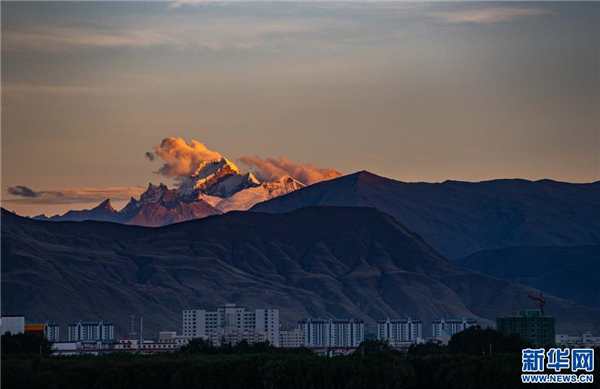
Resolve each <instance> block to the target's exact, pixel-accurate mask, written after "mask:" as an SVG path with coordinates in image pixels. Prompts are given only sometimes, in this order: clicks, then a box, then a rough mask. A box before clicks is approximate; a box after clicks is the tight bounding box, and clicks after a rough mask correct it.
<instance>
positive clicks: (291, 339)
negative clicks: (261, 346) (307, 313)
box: [279, 328, 306, 348]
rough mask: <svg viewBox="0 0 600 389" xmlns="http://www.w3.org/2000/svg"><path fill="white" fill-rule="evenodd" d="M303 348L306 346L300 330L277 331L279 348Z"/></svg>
mask: <svg viewBox="0 0 600 389" xmlns="http://www.w3.org/2000/svg"><path fill="white" fill-rule="evenodd" d="M304 346H306V337H305V336H304V332H303V331H302V330H301V329H299V328H295V329H293V330H289V331H279V347H284V348H297V347H304Z"/></svg>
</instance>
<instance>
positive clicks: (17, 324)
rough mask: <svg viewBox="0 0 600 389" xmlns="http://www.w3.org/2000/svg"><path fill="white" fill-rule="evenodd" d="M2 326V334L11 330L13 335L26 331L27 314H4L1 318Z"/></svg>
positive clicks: (0, 323) (0, 325)
mask: <svg viewBox="0 0 600 389" xmlns="http://www.w3.org/2000/svg"><path fill="white" fill-rule="evenodd" d="M0 327H2V335H4V334H6V333H7V332H10V333H11V334H13V335H16V334H24V333H25V316H24V315H3V316H2V318H1V319H0Z"/></svg>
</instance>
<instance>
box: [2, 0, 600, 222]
mask: <svg viewBox="0 0 600 389" xmlns="http://www.w3.org/2000/svg"><path fill="white" fill-rule="evenodd" d="M1 10H2V16H1V17H2V48H1V54H2V58H1V65H2V79H1V81H2V121H1V124H2V128H1V130H2V138H1V141H2V143H1V153H2V156H1V159H2V176H1V179H2V182H1V185H2V193H1V195H2V206H3V207H5V208H7V209H9V210H14V211H16V212H17V213H19V214H22V215H37V214H41V213H45V214H47V215H53V214H56V213H63V212H65V211H66V210H68V209H83V208H91V207H93V206H95V205H96V204H98V203H99V202H101V201H102V200H103V199H105V198H107V197H108V198H111V199H112V202H113V205H114V206H115V207H116V208H118V207H121V206H123V205H124V204H125V202H126V201H127V200H128V199H129V197H130V196H134V197H137V196H139V194H140V193H141V192H142V191H143V190H144V188H145V187H147V185H148V183H149V182H152V183H155V184H157V183H159V182H164V183H165V184H167V185H169V186H174V185H176V183H177V179H178V177H177V176H174V175H172V174H171V175H169V174H165V169H164V166H165V163H167V161H166V160H165V159H164V158H163V157H161V155H171V154H172V152H173V150H166V151H165V150H164V148H161V145H165V143H164V141H163V140H167V143H168V142H176V143H177V142H179V143H177V144H179V145H180V146H181V147H182V149H181V150H182V152H181V153H179V152H178V153H176V154H177V155H178V156H179V155H187V154H185V153H186V152H187V151H186V150H187V148H191V149H195V148H196V143H197V144H200V145H202V147H204V148H206V150H208V151H209V152H210V153H217V154H219V155H222V156H225V157H226V158H228V159H230V160H231V161H233V162H235V163H236V164H238V165H239V167H240V168H241V169H242V170H254V171H255V170H256V169H258V170H260V169H262V168H264V167H265V166H266V165H267V164H270V165H277V167H278V168H280V167H285V166H292V167H293V168H294V169H305V170H306V169H308V171H311V172H312V171H317V172H325V171H328V172H329V171H337V172H340V173H341V174H351V173H354V172H357V171H360V170H368V171H370V172H373V173H375V174H378V175H381V176H385V177H389V178H393V179H397V180H402V181H426V182H442V181H445V180H450V179H451V180H463V181H482V180H489V179H496V178H524V179H530V180H538V179H544V178H548V179H554V180H558V181H568V182H591V181H598V180H600V139H599V132H600V131H599V129H600V118H599V106H600V77H599V73H600V64H599V58H600V53H599V47H600V28H599V26H600V3H598V2H588V3H567V2H564V3H563V2H505V3H496V2H469V3H422V2H413V3H376V2H375V3H357V2H353V3H332V2H328V3H316V2H304V3H218V4H214V3H189V2H177V3H167V2H77V3H75V2H45V3H39V2H9V3H6V2H2V3H1ZM193 141H194V142H196V143H193ZM198 147H199V146H198ZM148 152H149V153H150V158H149V157H148V156H147V153H148ZM211 155H212V154H211ZM177 158H179V157H177ZM267 158H271V159H267ZM192 160H195V159H193V158H192ZM248 161H253V162H251V163H250V164H246V163H245V162H248ZM257 161H258V162H257ZM171 162H172V161H171ZM331 169H334V170H331ZM263 172H264V171H263Z"/></svg>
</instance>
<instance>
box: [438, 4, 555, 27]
mask: <svg viewBox="0 0 600 389" xmlns="http://www.w3.org/2000/svg"><path fill="white" fill-rule="evenodd" d="M549 13H551V12H550V11H548V10H545V9H542V8H517V7H495V8H487V9H475V10H465V11H452V12H438V13H430V14H428V15H429V16H432V17H436V18H439V19H443V20H445V21H446V22H448V23H477V24H491V23H500V22H509V21H512V20H515V19H520V18H525V17H534V16H539V15H545V14H549Z"/></svg>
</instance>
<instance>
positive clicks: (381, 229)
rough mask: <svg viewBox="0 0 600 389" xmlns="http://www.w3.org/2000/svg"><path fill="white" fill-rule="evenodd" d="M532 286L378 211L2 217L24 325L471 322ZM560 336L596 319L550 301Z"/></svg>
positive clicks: (11, 308) (121, 327) (7, 270)
mask: <svg viewBox="0 0 600 389" xmlns="http://www.w3.org/2000/svg"><path fill="white" fill-rule="evenodd" d="M536 292H537V290H535V289H533V288H531V287H527V286H523V285H520V284H516V283H512V282H509V281H503V280H499V279H495V278H491V277H488V276H484V275H482V274H480V273H476V272H473V271H471V270H466V269H463V268H460V267H458V266H456V265H455V264H453V263H451V262H449V261H447V260H446V259H445V258H443V257H442V256H441V255H440V254H438V253H437V252H436V251H435V250H434V249H432V248H431V247H430V246H429V245H427V244H426V243H425V242H424V241H423V240H422V239H421V238H420V237H419V236H417V235H415V234H414V233H412V232H411V231H409V230H408V229H406V228H405V227H404V226H402V225H401V224H400V223H399V222H398V221H397V220H396V219H394V218H393V217H391V216H389V215H386V214H384V213H382V212H380V211H378V210H376V209H372V208H361V207H309V208H303V209H300V210H297V211H294V212H291V213H287V214H260V213H250V212H232V213H229V214H226V215H219V216H210V217H208V218H205V219H201V220H194V221H190V222H184V223H179V224H174V225H170V226H166V227H160V228H145V227H138V226H127V225H120V224H113V223H103V222H92V221H88V222H80V223H75V222H56V223H48V222H42V221H36V220H31V219H25V218H21V217H19V216H16V215H13V214H11V213H9V212H6V211H3V212H2V311H3V313H5V314H10V313H23V314H25V315H27V318H28V320H42V319H48V320H55V321H58V322H61V323H66V322H68V321H69V320H77V319H86V320H97V319H107V320H112V321H114V322H115V323H116V326H117V328H116V330H117V332H118V333H120V334H121V335H122V334H124V333H125V332H126V331H127V330H128V328H129V323H130V315H131V314H134V315H136V316H137V317H139V316H143V317H144V328H146V329H147V331H148V332H147V333H148V334H151V333H153V332H156V331H158V330H178V331H180V330H181V324H182V323H181V315H182V310H183V309H188V308H214V307H216V306H219V305H221V304H224V303H226V302H235V303H238V304H241V305H243V306H246V307H249V308H259V307H277V308H279V309H281V316H282V320H283V321H288V322H294V321H296V320H298V319H300V318H302V317H342V318H343V317H359V318H363V319H365V320H366V321H367V324H368V325H370V326H371V328H372V329H373V325H374V323H375V320H376V319H378V318H383V317H399V318H401V317H413V318H420V319H422V320H424V333H425V334H426V335H429V333H430V331H431V327H430V324H429V323H430V320H431V319H432V318H434V317H439V316H446V317H474V318H477V319H478V320H479V321H480V323H481V324H482V325H490V324H493V322H492V321H493V319H494V318H495V316H496V310H497V309H511V308H513V307H514V305H515V301H520V305H521V307H524V306H527V305H529V306H532V305H533V304H532V302H530V301H529V300H528V299H527V297H526V296H527V294H530V293H536ZM548 312H549V313H551V314H553V315H555V316H556V317H557V320H558V322H557V327H558V328H559V329H562V330H569V331H577V332H580V331H583V330H591V331H596V332H597V331H598V330H600V313H599V312H600V311H599V310H597V309H596V310H595V309H591V308H586V307H582V306H579V305H577V304H574V303H571V302H568V301H565V300H561V299H557V298H554V297H552V296H548Z"/></svg>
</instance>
